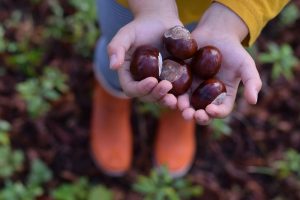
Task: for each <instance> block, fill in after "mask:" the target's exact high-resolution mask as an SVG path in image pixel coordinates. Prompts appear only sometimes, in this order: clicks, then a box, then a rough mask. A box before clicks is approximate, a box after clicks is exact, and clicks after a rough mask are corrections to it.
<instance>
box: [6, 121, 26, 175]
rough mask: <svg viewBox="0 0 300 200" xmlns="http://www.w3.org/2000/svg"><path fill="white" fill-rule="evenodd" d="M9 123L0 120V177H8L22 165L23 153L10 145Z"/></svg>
mask: <svg viewBox="0 0 300 200" xmlns="http://www.w3.org/2000/svg"><path fill="white" fill-rule="evenodd" d="M9 131H10V124H9V123H8V122H7V121H4V120H0V158H1V159H0V169H1V170H0V178H9V177H11V176H12V175H13V174H14V173H15V172H17V171H19V170H21V169H22V167H23V162H24V154H23V152H22V151H20V150H13V149H12V148H11V146H10V139H9V136H8V132H9Z"/></svg>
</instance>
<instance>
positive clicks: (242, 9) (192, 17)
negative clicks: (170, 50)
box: [117, 0, 289, 46]
mask: <svg viewBox="0 0 300 200" xmlns="http://www.w3.org/2000/svg"><path fill="white" fill-rule="evenodd" d="M117 1H118V2H119V3H120V4H121V5H123V6H125V7H128V3H127V0H117ZM176 2H177V6H178V12H179V16H180V19H181V21H182V22H183V23H184V24H188V23H191V22H197V21H199V19H200V17H201V16H202V14H203V12H204V11H205V10H206V9H207V8H208V7H209V5H210V4H211V2H218V3H221V4H223V5H225V6H227V7H228V8H229V9H231V10H232V11H233V12H235V13H236V14H237V15H238V16H240V18H241V19H242V20H243V21H244V22H245V23H246V25H247V26H248V29H249V35H248V37H247V38H246V39H245V40H244V41H243V44H244V45H245V46H249V45H251V44H253V43H254V42H255V40H256V39H257V37H258V36H259V34H260V32H261V30H262V29H263V27H264V26H265V25H266V23H267V22H268V21H269V20H271V19H272V18H273V17H275V16H276V15H277V14H278V13H279V12H280V11H281V9H282V8H283V7H284V6H285V5H286V4H287V3H288V2H289V0H176Z"/></svg>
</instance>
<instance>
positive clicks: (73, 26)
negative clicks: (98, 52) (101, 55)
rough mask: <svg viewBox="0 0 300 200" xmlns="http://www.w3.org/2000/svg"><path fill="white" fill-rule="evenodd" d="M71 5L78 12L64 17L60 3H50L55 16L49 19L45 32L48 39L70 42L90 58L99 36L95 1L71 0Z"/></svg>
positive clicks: (54, 0)
mask: <svg viewBox="0 0 300 200" xmlns="http://www.w3.org/2000/svg"><path fill="white" fill-rule="evenodd" d="M69 4H70V5H71V6H72V7H73V8H75V9H76V12H75V13H74V14H72V15H69V16H64V10H63V8H62V7H61V5H60V4H59V2H58V1H56V0H53V1H50V2H49V5H50V7H51V10H52V13H53V15H52V16H50V17H49V18H48V22H47V26H46V29H45V32H44V35H45V37H46V38H49V37H51V38H55V39H62V40H64V41H68V42H70V43H72V44H73V47H74V49H75V50H76V51H77V52H79V53H80V54H81V55H83V56H90V55H91V53H92V51H91V50H92V48H93V47H94V45H95V43H96V40H97V38H98V36H99V30H98V26H97V15H96V7H95V1H94V0H86V1H81V0H70V1H69Z"/></svg>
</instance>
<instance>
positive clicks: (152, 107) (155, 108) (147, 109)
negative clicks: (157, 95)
mask: <svg viewBox="0 0 300 200" xmlns="http://www.w3.org/2000/svg"><path fill="white" fill-rule="evenodd" d="M137 109H138V112H140V113H142V114H151V115H153V116H154V117H156V118H159V117H160V115H161V114H162V112H164V111H165V108H163V107H162V106H160V105H158V104H156V103H152V102H138V105H137Z"/></svg>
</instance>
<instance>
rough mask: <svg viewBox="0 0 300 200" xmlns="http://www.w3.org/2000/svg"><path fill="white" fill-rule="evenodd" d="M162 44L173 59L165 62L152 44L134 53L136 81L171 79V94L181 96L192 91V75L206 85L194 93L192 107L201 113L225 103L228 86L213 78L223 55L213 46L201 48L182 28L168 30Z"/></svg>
mask: <svg viewBox="0 0 300 200" xmlns="http://www.w3.org/2000/svg"><path fill="white" fill-rule="evenodd" d="M163 43H164V46H165V48H166V50H167V52H168V53H169V54H170V55H171V57H167V58H165V59H162V56H161V54H160V52H159V50H158V49H157V48H155V47H152V46H150V45H143V46H140V47H138V48H137V49H136V50H135V52H134V54H133V56H132V60H131V64H130V72H131V74H132V77H133V78H134V80H136V81H141V80H143V79H145V78H147V77H155V78H157V79H158V80H168V81H170V82H171V83H172V86H173V88H172V89H171V91H170V93H172V94H174V95H175V96H179V95H181V94H184V93H185V92H187V91H188V90H189V89H190V87H191V85H192V80H193V76H194V77H195V76H197V77H198V78H199V79H201V80H203V82H202V83H201V84H200V85H199V86H198V87H197V88H196V89H195V90H194V91H192V95H191V105H192V106H193V107H194V108H195V109H196V110H198V109H205V108H206V106H207V105H209V104H211V103H214V104H220V103H222V101H223V99H224V96H225V95H226V87H225V85H224V84H223V83H222V82H221V81H220V80H218V79H216V78H214V76H215V75H216V74H217V73H218V71H219V70H220V67H221V62H222V55H221V52H220V51H219V50H218V49H217V48H216V47H213V46H205V47H202V48H200V49H198V46H197V42H196V41H195V40H194V39H193V38H192V37H191V34H190V32H189V31H188V30H187V29H186V28H184V27H182V26H175V27H173V28H171V29H169V30H167V31H166V32H165V33H164V35H163Z"/></svg>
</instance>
